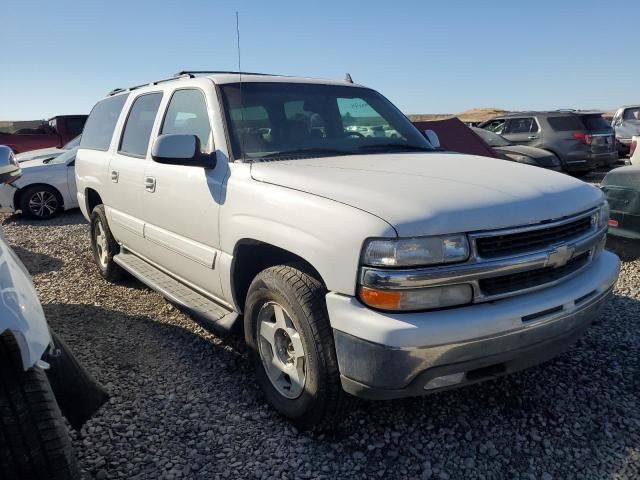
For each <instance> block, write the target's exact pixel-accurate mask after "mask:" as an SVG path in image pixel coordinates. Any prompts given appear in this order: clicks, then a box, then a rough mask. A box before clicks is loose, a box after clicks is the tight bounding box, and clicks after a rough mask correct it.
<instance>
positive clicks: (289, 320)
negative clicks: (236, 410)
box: [245, 266, 350, 429]
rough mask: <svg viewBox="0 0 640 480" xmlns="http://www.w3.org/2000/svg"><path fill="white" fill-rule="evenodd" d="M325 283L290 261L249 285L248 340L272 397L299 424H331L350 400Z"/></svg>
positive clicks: (258, 372)
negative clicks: (325, 297) (341, 372)
mask: <svg viewBox="0 0 640 480" xmlns="http://www.w3.org/2000/svg"><path fill="white" fill-rule="evenodd" d="M325 293H326V292H325V290H324V288H323V286H322V284H321V283H320V282H319V281H318V280H316V279H315V278H313V277H311V276H310V275H308V274H306V273H304V272H302V271H301V270H298V269H297V268H294V267H291V266H276V267H271V268H268V269H266V270H263V271H262V272H261V273H259V274H258V275H257V276H256V278H255V279H254V280H253V282H252V283H251V286H250V287H249V293H248V295H247V300H246V307H245V339H246V342H247V345H248V346H249V350H250V356H251V360H252V363H253V366H254V368H255V371H256V377H257V381H258V384H259V385H260V387H261V389H262V391H263V392H264V394H265V396H266V398H267V401H268V402H269V403H270V404H271V405H272V406H273V407H274V408H275V409H276V410H277V411H278V412H280V413H281V414H282V415H284V416H285V417H287V418H289V419H291V420H292V421H293V422H294V423H295V424H296V425H297V426H299V427H301V428H304V429H309V428H323V427H327V426H331V425H332V424H333V423H334V421H335V420H336V419H338V418H340V414H341V413H342V411H343V410H344V408H345V407H346V405H347V404H348V403H349V399H350V397H349V396H348V395H347V394H346V393H345V392H344V391H343V390H342V385H341V383H340V373H339V369H338V361H337V358H336V352H335V345H334V342H333V335H332V332H331V326H330V324H329V317H328V314H327V309H326V305H325V301H324V294H325Z"/></svg>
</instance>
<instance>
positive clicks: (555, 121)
mask: <svg viewBox="0 0 640 480" xmlns="http://www.w3.org/2000/svg"><path fill="white" fill-rule="evenodd" d="M480 127H481V128H484V129H487V130H489V131H492V132H495V133H498V134H500V135H502V136H503V137H505V138H506V139H507V140H509V141H510V142H512V143H516V144H522V145H530V146H532V147H538V148H544V149H545V150H549V151H551V152H553V153H555V154H556V156H557V157H558V158H559V159H560V162H561V163H562V168H563V170H565V171H567V172H570V173H578V174H580V173H587V172H589V171H591V170H593V169H594V168H596V167H600V166H611V165H614V164H615V163H616V162H617V161H618V151H617V148H616V144H615V137H614V132H613V128H611V125H610V124H609V123H608V122H607V121H606V120H605V119H604V118H603V117H602V114H601V113H600V112H585V111H573V110H572V111H565V110H558V111H551V112H519V113H510V114H508V115H504V116H501V117H495V118H492V119H491V120H487V121H486V122H484V123H482V124H481V125H480Z"/></svg>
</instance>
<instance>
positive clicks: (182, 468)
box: [2, 211, 640, 480]
mask: <svg viewBox="0 0 640 480" xmlns="http://www.w3.org/2000/svg"><path fill="white" fill-rule="evenodd" d="M2 219H3V228H4V231H5V234H6V236H7V238H8V240H9V242H10V243H11V244H12V245H13V246H14V247H15V249H16V251H17V253H18V254H19V255H20V257H21V258H22V259H23V261H24V262H25V264H26V265H27V268H28V269H29V270H30V271H31V273H32V274H33V278H34V283H35V285H36V287H37V289H38V292H39V294H40V298H41V300H42V303H43V306H44V309H45V312H46V314H47V317H48V319H49V322H50V323H51V325H52V327H53V328H54V329H55V330H56V331H57V332H58V333H59V334H60V335H61V336H62V337H63V338H64V339H65V340H66V342H67V343H68V344H69V346H70V347H71V348H73V349H74V351H75V352H76V354H77V356H78V358H79V359H80V361H81V362H82V363H83V364H84V365H85V366H86V367H87V368H88V369H89V371H90V372H91V373H92V374H93V375H94V376H95V377H96V378H97V379H98V380H99V381H100V382H101V383H102V384H103V385H104V386H105V387H106V388H107V389H108V390H109V392H110V393H111V395H112V398H111V400H110V401H109V403H108V404H107V405H105V406H104V407H103V408H102V409H101V411H100V412H99V413H98V414H97V415H96V416H95V417H94V418H93V419H92V420H90V421H89V422H88V423H87V424H86V425H85V426H84V427H83V429H82V431H80V432H72V436H73V442H74V446H75V448H76V450H77V454H78V457H79V459H80V464H81V467H82V469H83V470H84V472H85V475H86V477H87V478H98V479H106V478H127V479H143V478H164V479H170V478H207V479H208V478H212V479H213V478H265V479H266V478H283V479H284V478H287V479H293V478H327V479H336V478H383V479H386V478H420V479H424V478H436V479H448V478H451V479H453V478H487V479H489V478H527V479H529V478H531V479H533V478H535V479H545V480H548V479H552V478H555V479H565V478H639V477H640V402H639V397H640V373H639V368H638V367H639V358H640V328H639V327H640V325H639V319H640V301H639V300H640V283H639V281H640V261H638V260H636V261H631V260H629V261H626V262H625V263H624V266H623V272H622V276H621V277H620V281H619V282H618V287H617V288H616V291H615V295H614V297H613V298H612V299H611V301H610V303H609V304H608V307H607V309H606V312H605V313H604V315H603V318H602V320H601V321H600V322H599V323H597V324H596V325H594V326H593V327H592V328H591V329H590V330H589V332H588V333H587V335H586V336H585V337H583V339H581V340H580V341H579V342H578V343H577V344H576V345H574V346H573V347H572V348H571V349H570V350H569V351H568V352H566V353H565V354H563V355H561V356H560V357H558V358H557V359H555V360H553V361H551V362H548V363H546V364H544V365H541V366H539V367H536V368H532V369H530V370H527V371H525V372H521V373H518V374H515V375H512V376H509V377H504V378H502V379H499V380H494V381H489V382H486V383H483V384H480V385H477V386H472V387H468V388H465V389H460V390H454V391H449V392H444V393H440V394H436V395H432V396H428V397H423V398H417V399H409V400H403V401H393V402H379V403H364V402H362V403H360V404H359V405H358V407H357V409H356V410H355V411H354V412H353V413H352V414H351V415H350V416H349V417H348V418H345V420H344V422H343V424H342V426H341V427H340V428H338V429H337V430H336V431H334V432H332V433H326V434H322V435H320V434H311V433H304V432H303V433H301V432H298V431H296V430H295V429H294V428H293V427H292V426H291V425H290V424H289V423H287V421H285V420H283V419H282V418H280V417H279V416H278V415H277V414H276V413H274V411H272V410H271V409H270V408H269V407H268V406H266V405H265V403H264V400H263V398H262V396H261V394H260V392H259V391H258V388H257V386H256V384H255V382H254V379H253V375H252V372H251V371H250V368H249V364H248V360H247V358H246V355H245V352H244V349H243V346H242V343H241V342H240V341H239V340H238V339H229V338H220V337H218V336H217V335H215V334H212V333H210V332H208V331H206V330H204V329H203V328H201V327H200V326H199V325H198V324H197V323H195V322H193V321H192V320H191V319H190V318H189V317H187V316H186V315H184V314H182V313H181V312H179V311H178V310H176V309H175V308H174V307H172V306H171V305H169V304H168V303H167V302H165V301H164V300H163V299H162V298H161V297H160V296H159V295H158V294H156V293H154V292H152V291H150V290H148V289H147V288H145V287H143V286H141V285H140V284H139V283H137V282H135V281H134V280H130V281H127V282H125V283H122V284H119V285H112V284H109V283H107V282H105V281H103V280H102V279H101V277H99V276H98V274H97V273H96V270H95V268H94V267H93V264H92V259H91V255H90V247H89V241H88V229H87V225H86V224H85V223H84V221H83V219H82V217H81V215H80V214H79V213H78V212H77V211H75V212H70V213H66V214H64V215H62V216H60V217H58V218H56V219H54V220H51V221H48V222H44V223H34V222H29V221H26V220H24V219H22V218H21V217H20V216H11V217H2Z"/></svg>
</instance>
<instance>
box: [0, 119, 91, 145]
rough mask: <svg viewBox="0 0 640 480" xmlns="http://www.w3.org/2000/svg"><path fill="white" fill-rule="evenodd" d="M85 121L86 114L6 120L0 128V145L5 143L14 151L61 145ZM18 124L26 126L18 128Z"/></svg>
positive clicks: (72, 136)
mask: <svg viewBox="0 0 640 480" xmlns="http://www.w3.org/2000/svg"><path fill="white" fill-rule="evenodd" d="M86 121H87V115H58V116H57V117H52V118H50V119H49V120H42V121H38V122H8V124H7V127H5V128H3V129H0V145H7V146H8V147H9V148H11V149H12V150H13V151H14V152H15V153H23V152H28V151H30V150H36V149H39V148H47V147H61V146H62V145H64V144H65V143H67V142H68V141H69V140H72V139H73V138H75V137H77V136H78V135H80V134H81V133H82V129H83V128H84V123H85V122H86ZM3 123H4V122H3ZM20 124H23V125H28V126H27V127H26V128H24V127H22V128H20ZM12 125H13V126H15V127H18V128H17V129H16V128H12V127H11V126H12Z"/></svg>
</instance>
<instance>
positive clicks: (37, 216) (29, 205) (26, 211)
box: [19, 185, 62, 220]
mask: <svg viewBox="0 0 640 480" xmlns="http://www.w3.org/2000/svg"><path fill="white" fill-rule="evenodd" d="M19 208H20V210H22V214H23V215H24V216H26V217H28V218H30V219H32V220H48V219H50V218H52V217H54V216H55V215H57V214H58V212H59V211H60V210H61V209H62V196H61V195H60V192H58V191H57V190H56V189H55V188H53V187H51V186H49V185H33V186H31V187H27V188H26V189H25V190H24V192H22V193H21V194H20V201H19Z"/></svg>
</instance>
